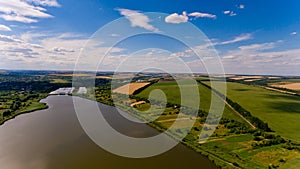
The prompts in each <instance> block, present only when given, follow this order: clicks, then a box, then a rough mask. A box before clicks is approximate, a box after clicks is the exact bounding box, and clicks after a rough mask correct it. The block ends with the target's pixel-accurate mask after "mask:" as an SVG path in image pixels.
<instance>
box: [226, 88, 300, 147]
mask: <svg viewBox="0 0 300 169" xmlns="http://www.w3.org/2000/svg"><path fill="white" fill-rule="evenodd" d="M227 97H228V98H229V99H231V100H233V101H234V102H237V103H238V104H240V105H241V106H242V107H244V108H245V109H246V110H248V111H250V112H251V114H252V115H254V116H256V117H258V118H260V119H261V120H263V121H265V122H267V123H268V124H269V126H270V127H271V129H272V130H274V131H276V132H277V133H278V134H280V135H281V136H283V137H285V138H288V139H292V140H294V141H298V142H300V134H299V131H300V97H299V96H292V95H288V94H283V93H279V92H275V91H270V90H267V89H263V88H260V87H256V86H249V85H245V84H240V83H234V82H228V83H227Z"/></svg>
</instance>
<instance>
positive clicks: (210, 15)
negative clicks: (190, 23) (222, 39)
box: [188, 12, 217, 19]
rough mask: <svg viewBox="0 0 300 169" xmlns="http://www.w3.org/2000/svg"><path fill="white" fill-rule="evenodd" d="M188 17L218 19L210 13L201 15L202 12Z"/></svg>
mask: <svg viewBox="0 0 300 169" xmlns="http://www.w3.org/2000/svg"><path fill="white" fill-rule="evenodd" d="M188 16H193V17H195V18H212V19H216V18H217V16H216V15H213V14H209V13H200V12H193V13H190V14H188Z"/></svg>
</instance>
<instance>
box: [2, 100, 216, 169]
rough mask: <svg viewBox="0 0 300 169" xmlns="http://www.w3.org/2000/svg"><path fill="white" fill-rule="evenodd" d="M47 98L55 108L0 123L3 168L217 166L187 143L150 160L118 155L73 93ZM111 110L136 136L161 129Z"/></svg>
mask: <svg viewBox="0 0 300 169" xmlns="http://www.w3.org/2000/svg"><path fill="white" fill-rule="evenodd" d="M81 100H82V101H83V102H91V101H89V100H85V99H81ZM43 102H46V103H47V104H48V105H49V109H46V110H41V111H36V112H32V113H29V114H23V115H20V116H18V117H16V118H15V119H12V120H10V121H8V122H6V123H5V124H3V125H2V126H0V166H1V167H0V168H1V169H119V168H122V169H135V168H136V169H150V168H151V169H153V168H157V169H160V168H163V169H171V168H172V169H197V168H199V169H201V168H207V169H213V168H216V167H215V165H214V164H213V163H212V162H211V161H209V160H208V159H207V158H205V157H204V156H202V155H200V154H198V153H196V152H194V151H193V150H191V149H189V148H187V147H185V146H184V145H181V144H179V145H177V146H176V147H174V148H173V149H172V150H170V151H168V152H166V153H164V154H162V155H159V156H155V157H150V158H144V159H130V158H124V157H120V156H116V155H113V154H111V153H109V152H107V151H105V150H103V149H102V148H100V147H99V146H97V145H96V144H95V143H94V142H93V141H91V140H90V139H89V137H88V136H87V135H86V134H85V133H84V131H83V129H82V128H81V126H80V124H79V122H78V119H77V117H76V113H75V111H74V108H73V105H72V104H73V102H72V98H71V97H69V96H49V97H48V98H46V99H44V100H43ZM99 106H105V105H102V104H99ZM112 109H113V108H112ZM105 113H106V114H107V116H106V118H108V120H109V121H111V123H116V124H117V125H115V126H116V129H117V130H120V131H121V132H123V133H125V134H126V133H127V134H128V135H130V136H136V137H147V136H150V135H155V134H158V132H157V131H156V130H154V129H153V128H151V127H149V126H147V125H144V124H135V123H129V122H128V120H126V119H125V118H120V117H119V116H120V115H117V113H114V111H113V110H112V111H111V112H105ZM118 127H119V129H118Z"/></svg>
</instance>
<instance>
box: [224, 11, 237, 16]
mask: <svg viewBox="0 0 300 169" xmlns="http://www.w3.org/2000/svg"><path fill="white" fill-rule="evenodd" d="M223 13H224V14H225V15H229V16H236V15H237V14H236V13H235V12H233V11H224V12H223Z"/></svg>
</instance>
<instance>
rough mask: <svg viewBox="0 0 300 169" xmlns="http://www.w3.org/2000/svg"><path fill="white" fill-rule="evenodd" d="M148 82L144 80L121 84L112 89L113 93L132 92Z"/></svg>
mask: <svg viewBox="0 0 300 169" xmlns="http://www.w3.org/2000/svg"><path fill="white" fill-rule="evenodd" d="M149 84H150V83H148V82H145V83H128V84H126V85H123V86H121V87H118V88H116V89H114V90H113V92H114V93H119V94H129V95H130V94H133V93H134V92H135V91H136V90H138V89H140V88H143V87H145V86H147V85H149Z"/></svg>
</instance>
